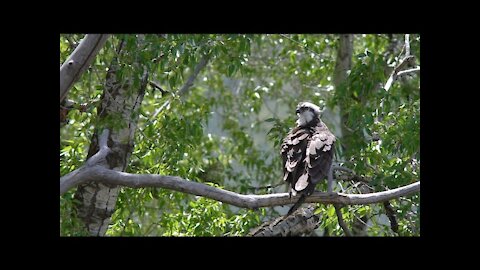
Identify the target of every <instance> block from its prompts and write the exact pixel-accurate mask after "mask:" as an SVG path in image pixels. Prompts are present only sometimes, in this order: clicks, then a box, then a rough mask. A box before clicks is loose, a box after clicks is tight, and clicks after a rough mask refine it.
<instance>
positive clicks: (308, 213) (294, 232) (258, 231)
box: [247, 205, 320, 237]
mask: <svg viewBox="0 0 480 270" xmlns="http://www.w3.org/2000/svg"><path fill="white" fill-rule="evenodd" d="M314 210H315V207H313V206H312V205H309V206H308V207H305V208H301V209H297V211H295V212H294V213H293V214H292V215H290V216H288V217H283V216H281V217H279V218H277V219H275V220H274V221H273V222H270V221H269V222H266V223H264V224H262V225H261V226H259V227H257V228H255V229H253V230H252V231H251V232H250V233H249V234H247V236H254V237H260V236H300V235H305V234H310V233H311V232H312V231H313V230H315V229H316V228H317V227H318V222H319V220H320V218H319V217H318V216H317V215H314Z"/></svg>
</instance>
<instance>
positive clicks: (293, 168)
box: [281, 127, 310, 187]
mask: <svg viewBox="0 0 480 270" xmlns="http://www.w3.org/2000/svg"><path fill="white" fill-rule="evenodd" d="M309 136H310V133H309V130H308V129H304V128H299V127H297V128H294V129H293V130H292V131H291V132H290V133H289V134H288V135H287V137H286V138H285V139H284V140H283V143H282V146H281V154H282V159H283V180H284V181H287V182H289V183H290V185H291V186H292V187H294V186H295V184H296V182H297V181H298V180H299V178H302V174H303V173H304V172H305V166H306V163H305V155H306V152H305V151H306V149H307V145H308V139H309Z"/></svg>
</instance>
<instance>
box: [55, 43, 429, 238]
mask: <svg viewBox="0 0 480 270" xmlns="http://www.w3.org/2000/svg"><path fill="white" fill-rule="evenodd" d="M82 37H83V36H82V35H61V36H60V60H61V62H63V61H65V60H66V59H67V57H68V55H69V54H70V53H71V52H73V50H74V48H75V46H76V45H78V42H79V41H80V39H81V38H82ZM139 38H140V39H141V40H143V41H142V42H141V43H140V44H141V47H140V49H137V47H136V46H137V45H136V43H135V40H136V39H139ZM121 40H123V45H122V46H125V52H126V56H125V60H124V61H123V62H122V63H120V64H121V70H120V71H119V73H117V76H118V75H120V76H121V77H122V78H123V80H129V79H130V80H132V81H133V83H134V85H135V83H137V84H138V83H139V78H141V75H142V74H141V70H139V69H138V68H136V67H135V66H134V64H133V63H135V61H140V62H141V63H145V65H146V68H147V69H148V71H149V73H150V81H152V82H156V83H157V84H158V85H160V87H161V88H162V90H161V91H160V90H158V89H156V88H154V87H151V86H149V87H148V88H147V92H146V93H145V98H144V101H143V103H142V107H141V109H140V117H139V121H138V129H137V132H136V134H135V148H134V150H133V153H132V155H131V158H130V161H129V165H128V167H127V171H128V172H131V173H146V174H147V173H148V174H163V175H176V176H180V177H182V178H185V179H188V180H190V181H197V182H202V183H206V184H208V185H213V186H216V187H221V188H225V189H228V190H232V191H235V192H241V193H252V190H254V191H255V192H257V193H259V192H262V193H273V192H284V191H285V187H284V186H280V187H279V188H275V189H266V190H265V189H255V188H254V187H258V186H262V185H272V184H276V183H279V182H281V176H282V175H281V174H282V168H281V161H280V155H279V144H280V143H281V140H282V139H283V137H284V136H285V134H286V133H287V132H288V130H289V129H290V128H291V127H292V126H293V125H294V121H295V115H294V113H293V112H294V109H295V106H296V105H297V103H298V102H299V101H306V100H308V101H311V102H313V103H316V104H318V105H319V106H321V107H323V108H324V110H325V118H324V119H323V120H324V121H325V122H326V123H327V125H328V126H329V127H331V129H332V131H333V132H334V133H335V134H342V131H344V129H347V130H349V132H348V133H345V134H344V135H345V136H343V137H340V136H339V140H338V142H339V143H338V144H337V155H336V159H337V161H338V162H340V163H341V164H343V166H346V167H349V168H351V169H353V170H354V171H355V173H356V174H358V175H361V176H363V177H365V178H367V179H370V183H369V185H371V186H372V188H374V189H375V190H384V189H387V188H395V187H398V186H402V185H405V184H408V183H411V182H413V181H418V180H419V179H420V143H419V129H420V125H419V123H420V95H419V83H420V82H419V77H418V76H413V77H412V78H406V79H401V80H399V81H398V82H396V83H394V84H393V86H392V88H391V89H390V90H389V91H388V92H386V91H385V90H384V89H382V88H381V86H382V85H383V84H384V83H385V81H386V79H387V77H388V76H389V72H391V69H392V67H390V66H391V65H393V64H394V62H395V61H398V56H399V54H400V51H401V45H402V44H403V43H402V42H403V41H402V40H403V35H355V41H354V44H355V47H354V53H353V66H352V70H351V71H350V73H349V76H348V78H347V80H346V82H345V83H344V84H343V85H341V86H340V87H339V88H338V89H334V87H333V78H332V77H333V71H334V68H335V61H336V50H337V44H338V36H337V35H311V34H309V35H305V34H295V35H281V34H280V35H278V34H272V35H247V34H240V35H234V34H225V35H216V34H192V35H185V34H179V35H175V34H163V35H142V36H139V35H113V36H112V37H111V38H110V39H109V40H108V41H107V42H106V44H105V46H104V48H102V50H101V51H100V52H99V54H98V55H97V57H96V59H95V61H94V63H93V64H92V66H91V67H90V68H89V69H88V70H87V71H86V72H85V73H84V74H83V76H82V78H80V80H79V81H78V82H77V83H76V84H75V85H74V87H73V88H72V89H71V91H70V92H69V94H68V97H67V98H68V99H70V100H72V101H74V102H75V103H76V104H84V105H85V108H86V109H85V111H84V112H80V111H79V110H71V111H70V112H69V114H68V122H67V123H66V124H65V125H62V126H61V133H60V134H61V136H60V139H61V149H60V173H61V175H65V174H67V173H68V172H70V171H73V170H74V169H76V168H78V167H79V166H81V165H82V164H83V162H84V161H85V158H86V154H87V153H86V152H87V150H88V146H89V144H90V139H91V137H92V135H93V131H94V128H95V126H96V125H97V124H98V123H97V111H96V110H97V109H96V108H97V105H98V102H99V100H100V99H101V95H102V93H103V88H104V83H105V77H106V70H107V69H108V67H109V65H110V63H111V61H112V59H113V57H114V56H115V54H116V51H117V49H118V48H119V46H120V44H121ZM419 48H420V36H418V35H412V36H411V54H412V55H415V56H417V57H419ZM204 58H205V59H208V63H207V65H206V67H205V68H204V69H203V70H201V71H200V73H199V74H198V76H197V77H196V78H195V80H194V83H193V86H191V87H190V88H189V90H188V91H187V92H186V93H184V94H183V95H180V94H179V92H178V90H179V89H181V88H182V87H183V86H184V85H185V84H186V83H187V80H188V78H189V77H190V76H191V75H192V74H193V72H194V70H195V67H196V66H197V64H198V63H199V62H200V60H201V59H204ZM122 59H123V58H122ZM417 63H419V60H417ZM389 65H390V66H389ZM336 107H340V108H341V111H340V112H338V111H335V110H334V108H336ZM338 117H340V119H342V123H344V127H342V126H341V125H340V124H338V123H337V122H338V119H337V118H338ZM376 137H378V138H379V139H375V140H373V139H372V138H376ZM318 189H319V190H326V185H325V186H322V185H319V187H318ZM336 189H344V190H345V192H351V193H356V192H358V187H356V186H355V183H353V182H351V181H350V182H347V181H345V182H339V183H338V185H337V187H336ZM73 192H74V191H70V192H67V193H66V194H65V195H63V196H62V197H61V198H60V213H61V216H60V228H61V230H60V233H61V235H65V236H69V235H86V233H85V230H84V229H83V228H82V226H81V222H80V221H79V220H78V219H77V218H76V213H75V212H74V211H73V210H72V209H74V207H73V206H74V204H75V203H76V202H75V201H74V200H73ZM419 197H420V196H419V195H415V196H412V197H410V198H402V199H399V200H394V201H392V202H391V204H392V207H393V208H394V209H395V210H396V214H397V219H398V221H399V222H398V223H399V232H398V234H397V233H394V232H392V230H391V229H390V227H389V224H388V219H387V223H386V222H384V221H385V211H384V209H383V208H382V206H381V205H366V206H352V207H345V208H343V209H342V211H343V215H344V219H345V221H346V222H347V223H348V224H353V223H354V222H355V221H356V220H358V218H359V217H362V216H368V217H369V218H370V219H369V221H368V229H367V233H368V235H372V236H374V235H375V236H376V235H387V236H391V235H419V234H420V232H419V223H420V222H419V220H420V207H419V205H420V203H419V200H420V198H419ZM286 210H287V207H284V208H281V207H280V208H279V207H275V208H262V209H259V210H255V211H252V210H246V209H238V208H236V207H232V206H229V205H225V204H222V203H220V202H217V201H213V200H210V199H206V198H202V197H195V196H192V195H187V194H183V193H179V192H173V191H170V190H164V189H157V188H140V189H131V188H122V189H121V191H120V194H119V197H118V200H117V205H116V211H115V212H114V214H113V216H112V222H111V226H110V228H109V230H108V231H107V235H111V236H135V235H165V236H170V235H171V236H241V235H245V234H246V233H247V232H248V231H249V230H250V229H251V228H254V227H256V226H258V225H260V224H261V223H262V222H264V221H266V220H271V219H273V218H275V217H277V216H278V215H280V214H282V213H284V212H286ZM317 212H318V213H321V214H322V217H323V218H322V222H321V224H320V229H319V232H321V231H323V232H325V231H328V233H329V234H330V235H342V234H343V232H342V230H341V228H340V227H339V225H338V222H337V219H336V215H335V210H334V208H333V206H319V207H318V209H317Z"/></svg>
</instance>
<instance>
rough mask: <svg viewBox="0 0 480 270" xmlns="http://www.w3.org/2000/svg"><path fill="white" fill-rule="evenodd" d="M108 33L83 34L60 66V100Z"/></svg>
mask: <svg viewBox="0 0 480 270" xmlns="http://www.w3.org/2000/svg"><path fill="white" fill-rule="evenodd" d="M109 36H110V35H98V34H88V35H85V37H84V38H83V40H82V41H81V42H80V44H79V45H78V46H77V48H75V50H74V51H73V53H72V54H71V55H70V56H69V57H68V59H67V60H66V61H65V62H64V63H63V64H62V66H61V67H60V102H61V101H62V100H63V99H64V98H65V96H66V95H67V93H68V91H69V90H70V88H71V87H72V85H73V84H74V83H75V82H76V81H77V80H78V78H80V76H81V75H82V74H83V72H85V70H86V69H87V67H88V66H90V64H91V63H92V61H93V59H95V56H96V55H97V53H98V52H99V51H100V49H101V48H102V47H103V45H104V44H105V42H106V41H107V39H108V37H109Z"/></svg>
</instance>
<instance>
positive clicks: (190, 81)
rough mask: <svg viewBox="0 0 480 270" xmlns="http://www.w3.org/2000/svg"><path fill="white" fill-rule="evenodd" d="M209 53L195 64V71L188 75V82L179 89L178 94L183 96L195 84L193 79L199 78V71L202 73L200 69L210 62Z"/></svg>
mask: <svg viewBox="0 0 480 270" xmlns="http://www.w3.org/2000/svg"><path fill="white" fill-rule="evenodd" d="M209 57H210V56H209V55H204V56H203V57H202V59H200V61H199V62H198V64H197V65H196V66H195V68H194V70H193V73H192V74H191V75H190V77H188V80H187V82H186V83H185V84H184V85H183V87H182V88H181V89H180V90H178V95H180V96H183V95H184V94H186V93H187V91H188V90H189V89H190V87H192V86H193V81H194V80H195V78H197V76H198V73H200V70H202V69H203V68H204V67H205V66H206V65H207V62H208V58H209Z"/></svg>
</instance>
